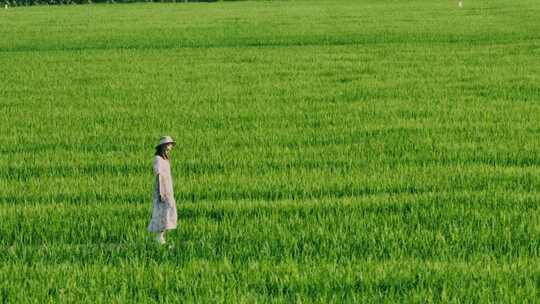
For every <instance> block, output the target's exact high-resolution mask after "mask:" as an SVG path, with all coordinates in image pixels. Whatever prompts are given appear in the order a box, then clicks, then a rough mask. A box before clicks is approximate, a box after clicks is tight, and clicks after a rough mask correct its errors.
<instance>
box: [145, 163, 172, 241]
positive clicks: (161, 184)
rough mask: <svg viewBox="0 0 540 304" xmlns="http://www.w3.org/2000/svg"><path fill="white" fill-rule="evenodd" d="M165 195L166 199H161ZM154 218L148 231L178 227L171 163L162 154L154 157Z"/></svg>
mask: <svg viewBox="0 0 540 304" xmlns="http://www.w3.org/2000/svg"><path fill="white" fill-rule="evenodd" d="M160 193H161V196H163V197H164V198H165V199H164V200H163V201H162V200H161V199H160ZM152 201H153V210H152V220H151V221H150V224H149V225H148V231H152V232H159V231H164V230H169V229H175V228H176V220H177V215H176V201H175V200H174V192H173V182H172V175H171V164H170V162H169V161H168V160H166V159H164V158H162V157H161V156H157V155H156V156H155V158H154V193H153V194H152Z"/></svg>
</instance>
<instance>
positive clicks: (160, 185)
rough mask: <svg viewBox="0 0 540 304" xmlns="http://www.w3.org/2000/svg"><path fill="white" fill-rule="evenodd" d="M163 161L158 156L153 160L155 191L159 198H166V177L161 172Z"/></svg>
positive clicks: (162, 171)
mask: <svg viewBox="0 0 540 304" xmlns="http://www.w3.org/2000/svg"><path fill="white" fill-rule="evenodd" d="M163 165H164V164H163V161H162V160H161V159H160V157H159V156H156V158H155V159H154V166H153V167H154V176H155V178H156V183H157V191H158V193H159V196H160V197H163V198H166V197H167V187H166V183H167V181H166V178H167V177H166V176H165V174H164V170H163Z"/></svg>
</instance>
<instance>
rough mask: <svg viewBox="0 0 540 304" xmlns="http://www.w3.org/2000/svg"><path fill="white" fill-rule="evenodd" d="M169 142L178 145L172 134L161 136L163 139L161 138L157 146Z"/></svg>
mask: <svg viewBox="0 0 540 304" xmlns="http://www.w3.org/2000/svg"><path fill="white" fill-rule="evenodd" d="M169 143H172V144H173V145H176V142H175V141H174V140H173V139H172V137H170V136H163V137H161V139H160V140H159V144H158V145H157V146H156V148H157V147H159V146H161V145H164V144H169Z"/></svg>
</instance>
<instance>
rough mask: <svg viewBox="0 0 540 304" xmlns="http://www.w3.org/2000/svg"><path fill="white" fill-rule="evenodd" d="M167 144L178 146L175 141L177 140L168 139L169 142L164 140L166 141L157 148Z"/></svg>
mask: <svg viewBox="0 0 540 304" xmlns="http://www.w3.org/2000/svg"><path fill="white" fill-rule="evenodd" d="M166 144H172V145H173V146H176V142H175V141H167V142H164V143H162V144H159V145H157V146H156V148H157V147H159V146H163V145H166Z"/></svg>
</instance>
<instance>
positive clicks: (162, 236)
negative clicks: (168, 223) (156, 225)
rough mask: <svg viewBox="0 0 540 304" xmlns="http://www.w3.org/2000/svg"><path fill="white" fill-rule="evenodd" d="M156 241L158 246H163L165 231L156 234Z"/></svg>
mask: <svg viewBox="0 0 540 304" xmlns="http://www.w3.org/2000/svg"><path fill="white" fill-rule="evenodd" d="M156 240H157V241H158V243H160V244H165V231H160V232H158V233H157V237H156Z"/></svg>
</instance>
